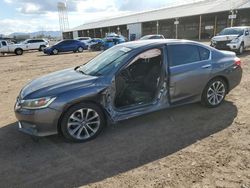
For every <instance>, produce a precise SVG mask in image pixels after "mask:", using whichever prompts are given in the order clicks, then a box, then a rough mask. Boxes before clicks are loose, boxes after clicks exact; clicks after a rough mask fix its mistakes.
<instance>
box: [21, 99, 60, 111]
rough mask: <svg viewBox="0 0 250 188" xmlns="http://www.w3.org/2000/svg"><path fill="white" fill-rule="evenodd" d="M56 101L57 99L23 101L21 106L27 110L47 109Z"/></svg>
mask: <svg viewBox="0 0 250 188" xmlns="http://www.w3.org/2000/svg"><path fill="white" fill-rule="evenodd" d="M55 99H56V98H55V97H53V98H52V97H43V98H39V99H29V100H21V101H20V106H21V108H25V109H42V108H47V107H48V106H49V105H50V104H51V103H52V102H53V101H54V100H55Z"/></svg>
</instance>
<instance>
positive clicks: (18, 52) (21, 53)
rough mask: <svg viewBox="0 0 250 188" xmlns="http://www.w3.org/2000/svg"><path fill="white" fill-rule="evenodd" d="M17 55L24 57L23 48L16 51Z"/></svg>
mask: <svg viewBox="0 0 250 188" xmlns="http://www.w3.org/2000/svg"><path fill="white" fill-rule="evenodd" d="M15 54H16V55H23V50H22V49H21V48H18V49H16V50H15Z"/></svg>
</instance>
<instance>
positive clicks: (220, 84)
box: [201, 78, 228, 108]
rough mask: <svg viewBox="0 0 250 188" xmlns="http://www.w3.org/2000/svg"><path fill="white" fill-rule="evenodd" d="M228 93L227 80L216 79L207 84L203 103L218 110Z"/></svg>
mask: <svg viewBox="0 0 250 188" xmlns="http://www.w3.org/2000/svg"><path fill="white" fill-rule="evenodd" d="M227 91H228V85H227V83H226V82H225V80H223V79H221V78H215V79H213V80H211V81H209V83H208V84H207V86H206V87H205V89H204V91H203V93H202V99H201V103H202V104H203V105H205V106H206V107H209V108H216V107H218V106H220V105H221V104H222V103H223V101H224V99H225V97H226V95H227Z"/></svg>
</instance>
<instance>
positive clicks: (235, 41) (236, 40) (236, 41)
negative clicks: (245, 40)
mask: <svg viewBox="0 0 250 188" xmlns="http://www.w3.org/2000/svg"><path fill="white" fill-rule="evenodd" d="M239 41H240V40H239V39H238V38H236V39H233V40H232V41H231V43H238V42H239Z"/></svg>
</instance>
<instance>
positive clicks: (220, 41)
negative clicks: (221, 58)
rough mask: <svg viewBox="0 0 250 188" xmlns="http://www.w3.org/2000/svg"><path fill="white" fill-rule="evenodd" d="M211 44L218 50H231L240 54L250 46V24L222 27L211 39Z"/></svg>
mask: <svg viewBox="0 0 250 188" xmlns="http://www.w3.org/2000/svg"><path fill="white" fill-rule="evenodd" d="M211 46H213V47H215V48H217V49H219V50H231V51H235V52H237V53H238V54H242V53H243V52H244V50H245V49H246V48H249V47H250V26H242V27H229V28H225V29H223V30H222V31H221V32H220V33H218V34H217V35H216V36H215V37H213V38H212V40H211Z"/></svg>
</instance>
